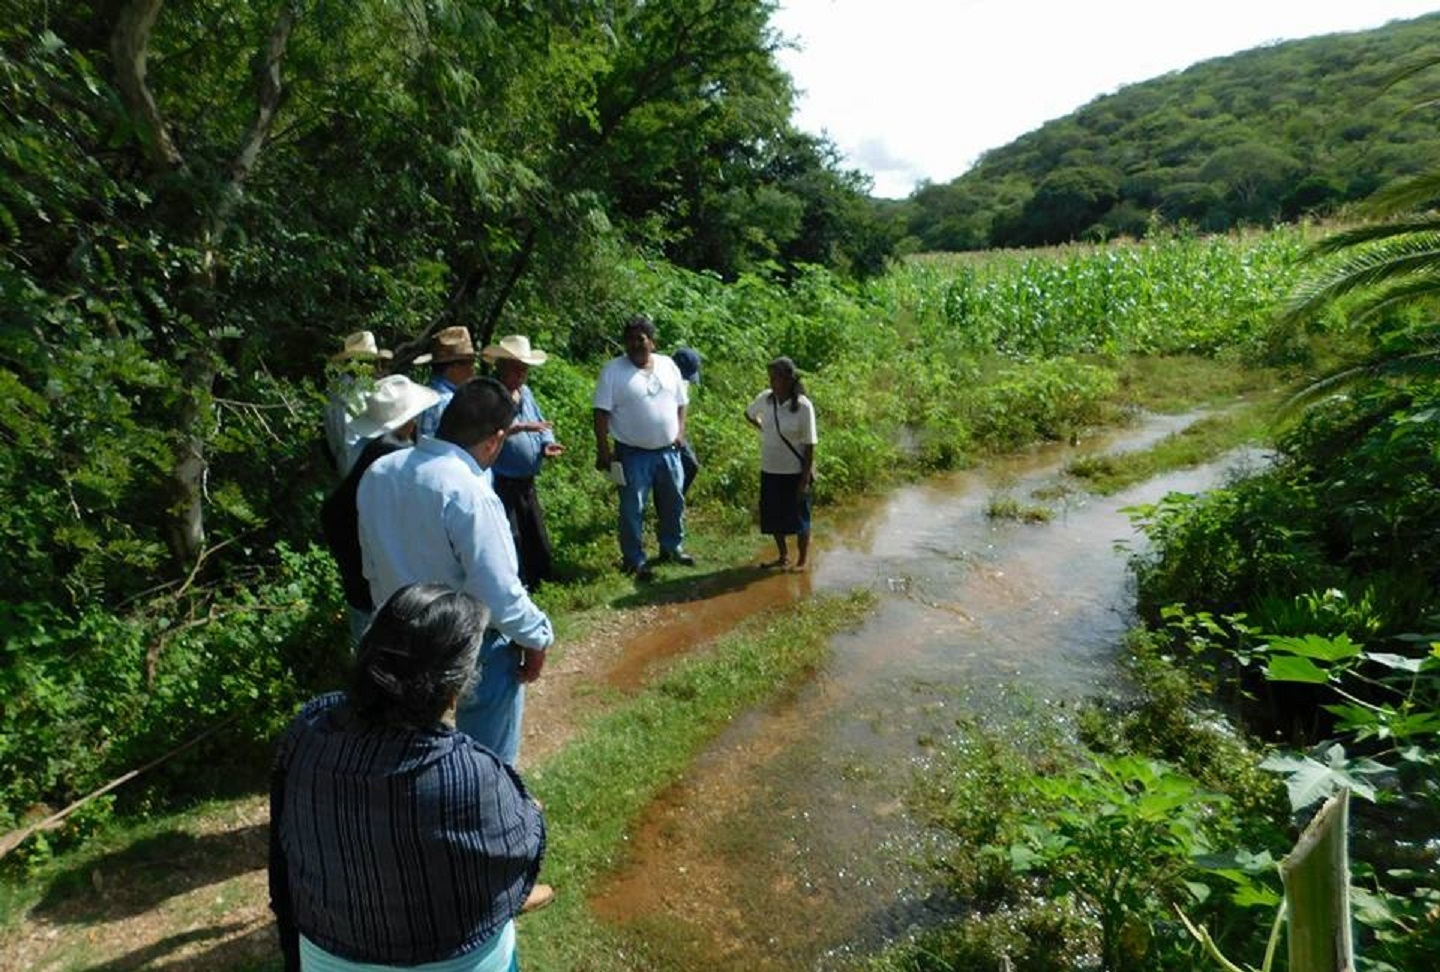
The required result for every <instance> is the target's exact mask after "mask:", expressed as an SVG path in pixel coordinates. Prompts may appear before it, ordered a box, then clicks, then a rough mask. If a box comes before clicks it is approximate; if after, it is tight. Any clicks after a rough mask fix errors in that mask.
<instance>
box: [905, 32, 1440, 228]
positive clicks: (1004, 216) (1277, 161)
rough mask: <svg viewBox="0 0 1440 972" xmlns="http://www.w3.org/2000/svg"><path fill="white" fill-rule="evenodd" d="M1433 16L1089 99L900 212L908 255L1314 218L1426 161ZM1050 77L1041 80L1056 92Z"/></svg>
mask: <svg viewBox="0 0 1440 972" xmlns="http://www.w3.org/2000/svg"><path fill="white" fill-rule="evenodd" d="M1427 55H1428V57H1429V58H1430V59H1432V60H1433V59H1436V58H1440V14H1429V15H1426V16H1424V17H1420V18H1417V19H1415V20H1408V21H1395V22H1392V23H1390V24H1387V25H1386V26H1384V27H1381V28H1378V29H1376V30H1370V31H1363V32H1357V33H1348V34H1332V35H1327V36H1323V37H1315V38H1310V39H1306V40H1299V41H1290V42H1286V43H1279V44H1273V45H1269V46H1265V47H1259V48H1255V49H1253V50H1249V51H1244V52H1242V53H1239V54H1235V55H1232V56H1229V57H1222V58H1216V59H1214V60H1210V61H1203V62H1201V63H1199V64H1196V65H1194V66H1192V67H1190V68H1188V69H1186V70H1184V71H1180V72H1176V73H1172V74H1167V75H1163V76H1161V77H1158V78H1154V79H1152V80H1149V81H1145V82H1142V83H1139V84H1134V85H1131V86H1129V87H1126V88H1122V89H1121V90H1119V91H1117V92H1116V93H1114V94H1110V95H1105V96H1102V97H1099V98H1096V99H1095V100H1094V101H1091V102H1090V103H1089V104H1087V105H1085V106H1083V107H1082V108H1080V109H1079V110H1077V111H1075V112H1073V113H1072V114H1070V115H1067V116H1065V117H1064V118H1059V119H1056V120H1054V121H1051V122H1048V123H1046V124H1045V125H1043V126H1042V127H1040V128H1038V129H1036V130H1035V131H1033V132H1030V133H1028V134H1026V135H1024V136H1022V137H1020V138H1018V139H1016V140H1015V141H1014V142H1011V143H1010V144H1009V145H1006V146H1003V147H1001V148H997V149H994V150H993V151H990V152H987V153H986V154H985V155H983V156H982V157H981V159H980V161H979V163H978V164H976V165H975V167H974V168H973V169H971V170H970V171H969V172H967V173H965V174H964V175H963V176H961V177H960V178H958V179H956V180H954V181H953V182H950V183H948V184H944V185H939V184H935V185H929V186H924V187H921V188H920V189H918V190H916V192H915V193H914V194H913V195H912V196H911V198H910V199H909V200H907V201H906V202H905V203H903V204H901V206H900V215H901V216H902V218H903V219H904V222H905V225H906V229H907V231H908V233H909V235H910V236H911V237H913V241H914V242H915V243H916V245H918V247H919V248H921V249H928V250H967V249H983V248H987V247H994V246H1030V245H1042V244H1050V243H1059V242H1064V241H1067V240H1076V239H1104V238H1108V237H1112V236H1116V235H1122V234H1123V235H1131V236H1141V235H1144V233H1145V232H1146V230H1147V228H1148V227H1149V226H1150V225H1152V224H1153V222H1154V221H1155V220H1156V219H1157V218H1158V219H1159V220H1162V221H1165V222H1170V223H1177V222H1182V221H1184V222H1188V223H1191V224H1193V225H1195V226H1198V227H1199V228H1201V229H1204V230H1207V231H1222V230H1226V229H1229V228H1231V227H1233V226H1237V225H1267V224H1271V223H1274V222H1277V221H1284V220H1292V219H1296V218H1298V217H1301V216H1305V215H1308V214H1321V215H1323V214H1326V213H1329V212H1332V211H1333V210H1335V209H1336V208H1337V207H1339V206H1341V205H1343V204H1344V203H1346V202H1348V201H1350V200H1353V199H1358V198H1362V197H1364V196H1366V195H1368V194H1369V193H1370V192H1372V191H1373V190H1374V189H1375V188H1377V187H1378V186H1380V185H1383V184H1384V183H1386V182H1389V181H1390V180H1392V179H1394V178H1396V177H1397V176H1404V175H1408V174H1412V173H1416V172H1419V171H1421V170H1423V169H1426V168H1429V167H1432V166H1433V165H1434V163H1435V161H1436V159H1437V158H1440V127H1437V126H1436V124H1435V112H1434V110H1433V109H1431V108H1425V109H1420V110H1417V109H1415V107H1414V106H1415V105H1416V104H1418V103H1420V102H1422V101H1424V100H1425V99H1426V98H1427V97H1428V96H1430V95H1433V90H1434V88H1433V84H1431V83H1430V82H1432V81H1433V78H1432V77H1430V76H1429V75H1428V74H1426V73H1422V74H1420V75H1419V76H1416V77H1408V78H1405V79H1403V80H1400V81H1398V82H1396V83H1394V84H1391V82H1392V81H1394V79H1395V77H1396V75H1397V73H1398V72H1400V71H1401V69H1403V68H1404V67H1406V66H1407V65H1413V64H1416V63H1418V62H1423V61H1424V60H1425V59H1426V57H1427ZM1059 80H1060V79H1057V82H1058V81H1059Z"/></svg>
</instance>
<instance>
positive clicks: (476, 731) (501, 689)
mask: <svg viewBox="0 0 1440 972" xmlns="http://www.w3.org/2000/svg"><path fill="white" fill-rule="evenodd" d="M519 671H520V652H519V651H517V650H516V648H515V646H514V645H512V644H511V643H510V639H509V638H507V637H505V636H504V635H502V634H501V633H500V632H498V631H496V630H495V629H494V628H491V629H489V630H487V631H486V632H485V640H484V642H482V643H481V645H480V675H479V677H478V678H477V679H476V680H475V684H474V686H472V687H471V689H470V691H469V692H467V693H466V694H465V697H464V698H462V699H461V700H460V705H459V706H458V707H457V709H456V710H455V728H456V729H459V730H460V731H461V732H463V733H465V734H466V735H467V736H469V737H470V738H471V739H474V740H475V741H476V742H478V743H479V744H480V745H482V746H484V747H486V748H487V749H489V750H491V751H493V752H494V753H495V755H496V756H499V757H500V758H501V759H503V760H504V761H505V762H507V763H509V764H510V765H511V766H514V765H515V760H516V759H518V758H519V756H520V720H521V718H522V717H523V716H524V715H525V686H524V685H522V684H520V679H519V677H518V676H519Z"/></svg>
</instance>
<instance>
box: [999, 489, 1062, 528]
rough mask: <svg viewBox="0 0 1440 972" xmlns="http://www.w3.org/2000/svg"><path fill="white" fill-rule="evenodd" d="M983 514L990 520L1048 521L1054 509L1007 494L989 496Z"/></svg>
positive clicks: (1052, 515)
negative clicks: (1025, 501) (1022, 500)
mask: <svg viewBox="0 0 1440 972" xmlns="http://www.w3.org/2000/svg"><path fill="white" fill-rule="evenodd" d="M985 515H986V516H988V517H989V518H990V519H992V520H1018V521H1020V522H1021V523H1049V522H1050V521H1051V520H1052V519H1054V517H1055V511H1054V510H1052V509H1050V507H1048V506H1043V505H1041V504H1039V503H1023V502H1021V501H1020V500H1017V499H1016V498H1015V497H1013V496H1010V495H1008V494H1003V493H1001V494H997V495H995V496H992V497H990V502H989V503H987V504H986V505H985Z"/></svg>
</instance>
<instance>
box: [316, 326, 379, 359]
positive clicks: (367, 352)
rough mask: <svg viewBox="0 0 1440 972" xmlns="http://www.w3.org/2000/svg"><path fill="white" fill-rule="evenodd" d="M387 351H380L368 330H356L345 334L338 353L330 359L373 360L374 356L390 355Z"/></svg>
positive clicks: (373, 336)
mask: <svg viewBox="0 0 1440 972" xmlns="http://www.w3.org/2000/svg"><path fill="white" fill-rule="evenodd" d="M391 356H392V355H391V353H390V352H389V351H382V350H381V349H380V347H379V346H378V345H377V344H376V343H375V335H374V334H373V333H372V332H370V331H356V332H355V333H354V334H347V335H345V344H344V346H342V347H341V348H340V350H339V352H338V353H336V354H335V355H332V356H331V358H330V360H331V361H374V360H375V359H376V358H389V357H391Z"/></svg>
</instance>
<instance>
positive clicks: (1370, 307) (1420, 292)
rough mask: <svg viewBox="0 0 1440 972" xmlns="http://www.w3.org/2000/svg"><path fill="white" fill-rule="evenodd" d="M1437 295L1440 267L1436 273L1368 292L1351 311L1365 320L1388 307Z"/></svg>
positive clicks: (1439, 284) (1360, 319) (1418, 276)
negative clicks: (1372, 292)
mask: <svg viewBox="0 0 1440 972" xmlns="http://www.w3.org/2000/svg"><path fill="white" fill-rule="evenodd" d="M1436 295H1440V269H1437V271H1436V272H1434V273H1428V274H1423V275H1417V276H1416V277H1415V279H1413V280H1408V281H1405V282H1402V283H1399V284H1396V285H1394V286H1391V287H1387V288H1385V289H1384V290H1382V291H1380V292H1379V293H1376V294H1367V295H1366V296H1365V297H1364V298H1362V299H1361V300H1360V301H1359V302H1358V303H1356V304H1354V305H1352V306H1351V307H1350V308H1349V312H1350V316H1351V318H1352V319H1353V320H1356V321H1363V320H1366V319H1368V318H1371V317H1374V316H1375V315H1376V314H1378V313H1379V312H1380V311H1382V310H1385V309H1386V308H1387V307H1393V306H1395V305H1397V304H1408V303H1411V302H1413V301H1417V300H1423V299H1425V298H1427V297H1434V296H1436Z"/></svg>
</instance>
